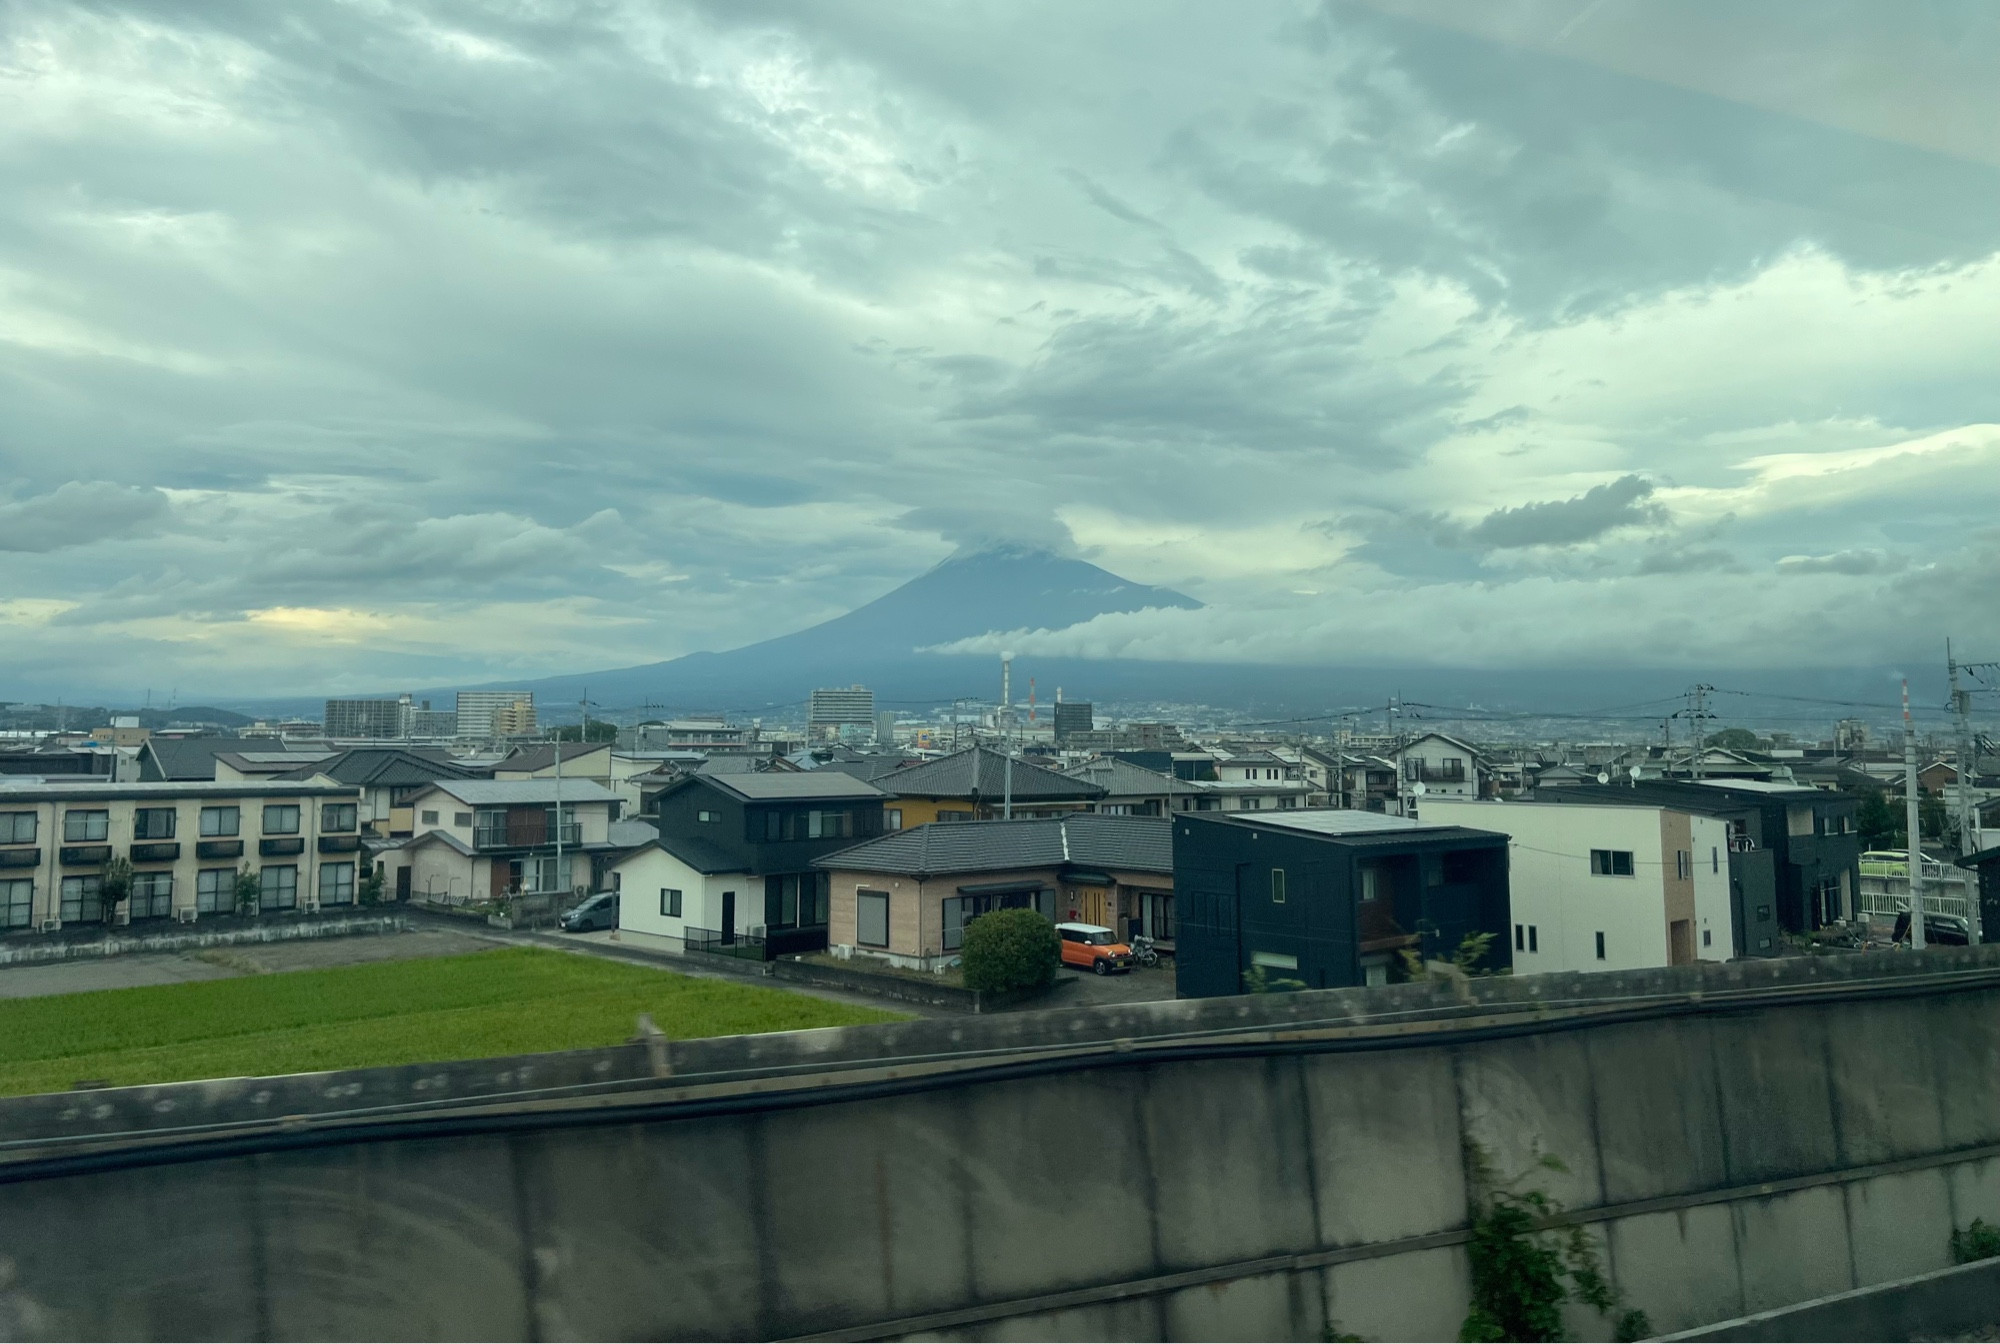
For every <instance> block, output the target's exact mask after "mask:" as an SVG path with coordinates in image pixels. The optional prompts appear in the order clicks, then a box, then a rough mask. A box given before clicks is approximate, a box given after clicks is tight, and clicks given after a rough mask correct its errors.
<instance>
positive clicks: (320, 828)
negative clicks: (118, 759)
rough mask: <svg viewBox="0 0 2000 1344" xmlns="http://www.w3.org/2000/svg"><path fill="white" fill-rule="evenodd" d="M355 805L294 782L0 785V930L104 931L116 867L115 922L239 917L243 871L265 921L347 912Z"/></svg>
mask: <svg viewBox="0 0 2000 1344" xmlns="http://www.w3.org/2000/svg"><path fill="white" fill-rule="evenodd" d="M357 798H358V794H357V792H356V790H354V789H351V788H347V787H344V786H340V785H332V784H307V783H299V782H288V783H283V784H272V783H266V782H258V783H248V782H240V781H210V782H183V781H173V782H166V781H163V782H158V783H129V784H111V783H96V782H92V783H74V784H70V783H46V782H43V781H40V780H31V781H30V780H23V781H22V782H19V783H16V782H11V781H9V782H0V930H4V931H5V932H7V933H26V932H39V933H53V932H55V931H57V930H58V929H60V928H62V927H63V926H65V925H70V924H101V923H102V922H103V919H104V913H103V911H104V907H103V902H102V890H103V876H104V870H105V866H106V865H107V864H109V863H110V862H111V861H112V860H114V859H125V860H127V861H129V862H130V863H131V865H132V891H131V895H130V897H129V898H128V899H127V900H126V901H124V902H123V904H122V905H121V906H120V907H119V908H118V909H117V912H116V916H115V918H116V922H117V923H119V924H136V923H141V922H144V921H149V920H175V921H179V922H181V923H193V922H194V921H196V920H199V919H204V918H208V917H211V916H215V915H226V914H234V913H235V912H236V883H237V879H238V877H239V875H240V874H241V873H242V872H244V871H248V872H250V873H252V874H254V875H255V876H256V877H257V879H258V884H259V888H258V889H259V906H260V909H262V910H264V911H268V912H272V913H281V912H287V911H295V910H299V911H310V910H317V909H320V908H322V907H326V906H342V905H352V904H354V902H355V899H356V893H357V891H358V888H359V884H360V880H361V878H362V876H364V873H363V871H362V865H363V864H365V862H366V860H365V858H364V856H363V854H362V851H361V829H360V818H359V815H358V809H357V807H356V800H357Z"/></svg>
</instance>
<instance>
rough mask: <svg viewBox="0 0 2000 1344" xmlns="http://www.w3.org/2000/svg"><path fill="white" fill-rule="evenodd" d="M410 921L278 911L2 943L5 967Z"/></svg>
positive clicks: (398, 926) (385, 927)
mask: <svg viewBox="0 0 2000 1344" xmlns="http://www.w3.org/2000/svg"><path fill="white" fill-rule="evenodd" d="M408 926H409V921H408V920H407V919H406V918H405V917H404V916H402V915H400V914H374V915H358V914H357V915H333V916H327V915H321V916H316V917H305V918H283V917H273V918H271V919H269V920H268V921H266V920H259V921H255V922H242V923H232V924H231V925H229V926H227V927H224V928H220V929H216V928H208V929H203V928H202V927H201V926H200V925H199V924H196V925H193V926H190V927H185V928H177V929H176V930H175V931H174V932H162V933H112V934H107V935H105V936H104V937H101V938H91V939H87V940H85V939H76V940H72V939H66V938H50V939H47V940H44V941H35V942H30V941H26V940H23V941H20V942H6V943H0V967H7V966H42V965H47V964H49V963H51V962H59V961H91V960H95V959H97V958H99V957H122V956H129V955H131V954H133V953H139V952H190V951H194V950H197V949H199V948H204V947H235V946H238V945H240V944H245V943H286V942H292V941H294V940H295V939H299V938H344V937H346V936H348V935H349V934H357V933H396V932H400V931H401V930H403V929H405V928H407V927H408Z"/></svg>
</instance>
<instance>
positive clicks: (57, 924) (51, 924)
mask: <svg viewBox="0 0 2000 1344" xmlns="http://www.w3.org/2000/svg"><path fill="white" fill-rule="evenodd" d="M61 930H62V921H61V920H59V919H45V920H43V921H42V932H43V933H59V932H61Z"/></svg>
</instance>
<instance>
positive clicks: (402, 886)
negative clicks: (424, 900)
mask: <svg viewBox="0 0 2000 1344" xmlns="http://www.w3.org/2000/svg"><path fill="white" fill-rule="evenodd" d="M396 899H397V900H399V901H407V900H409V899H410V870H409V869H408V868H398V869H397V870H396Z"/></svg>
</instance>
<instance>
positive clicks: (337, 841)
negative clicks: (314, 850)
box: [319, 835, 361, 854]
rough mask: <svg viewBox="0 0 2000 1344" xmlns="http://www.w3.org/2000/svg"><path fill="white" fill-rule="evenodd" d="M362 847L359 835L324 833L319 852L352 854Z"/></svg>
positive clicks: (320, 840) (320, 839)
mask: <svg viewBox="0 0 2000 1344" xmlns="http://www.w3.org/2000/svg"><path fill="white" fill-rule="evenodd" d="M360 848H361V837H360V836H358V835H322V836H321V837H320V838H319V852H320V853H322V854H352V853H353V852H354V851H355V850H357V849H360Z"/></svg>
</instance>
